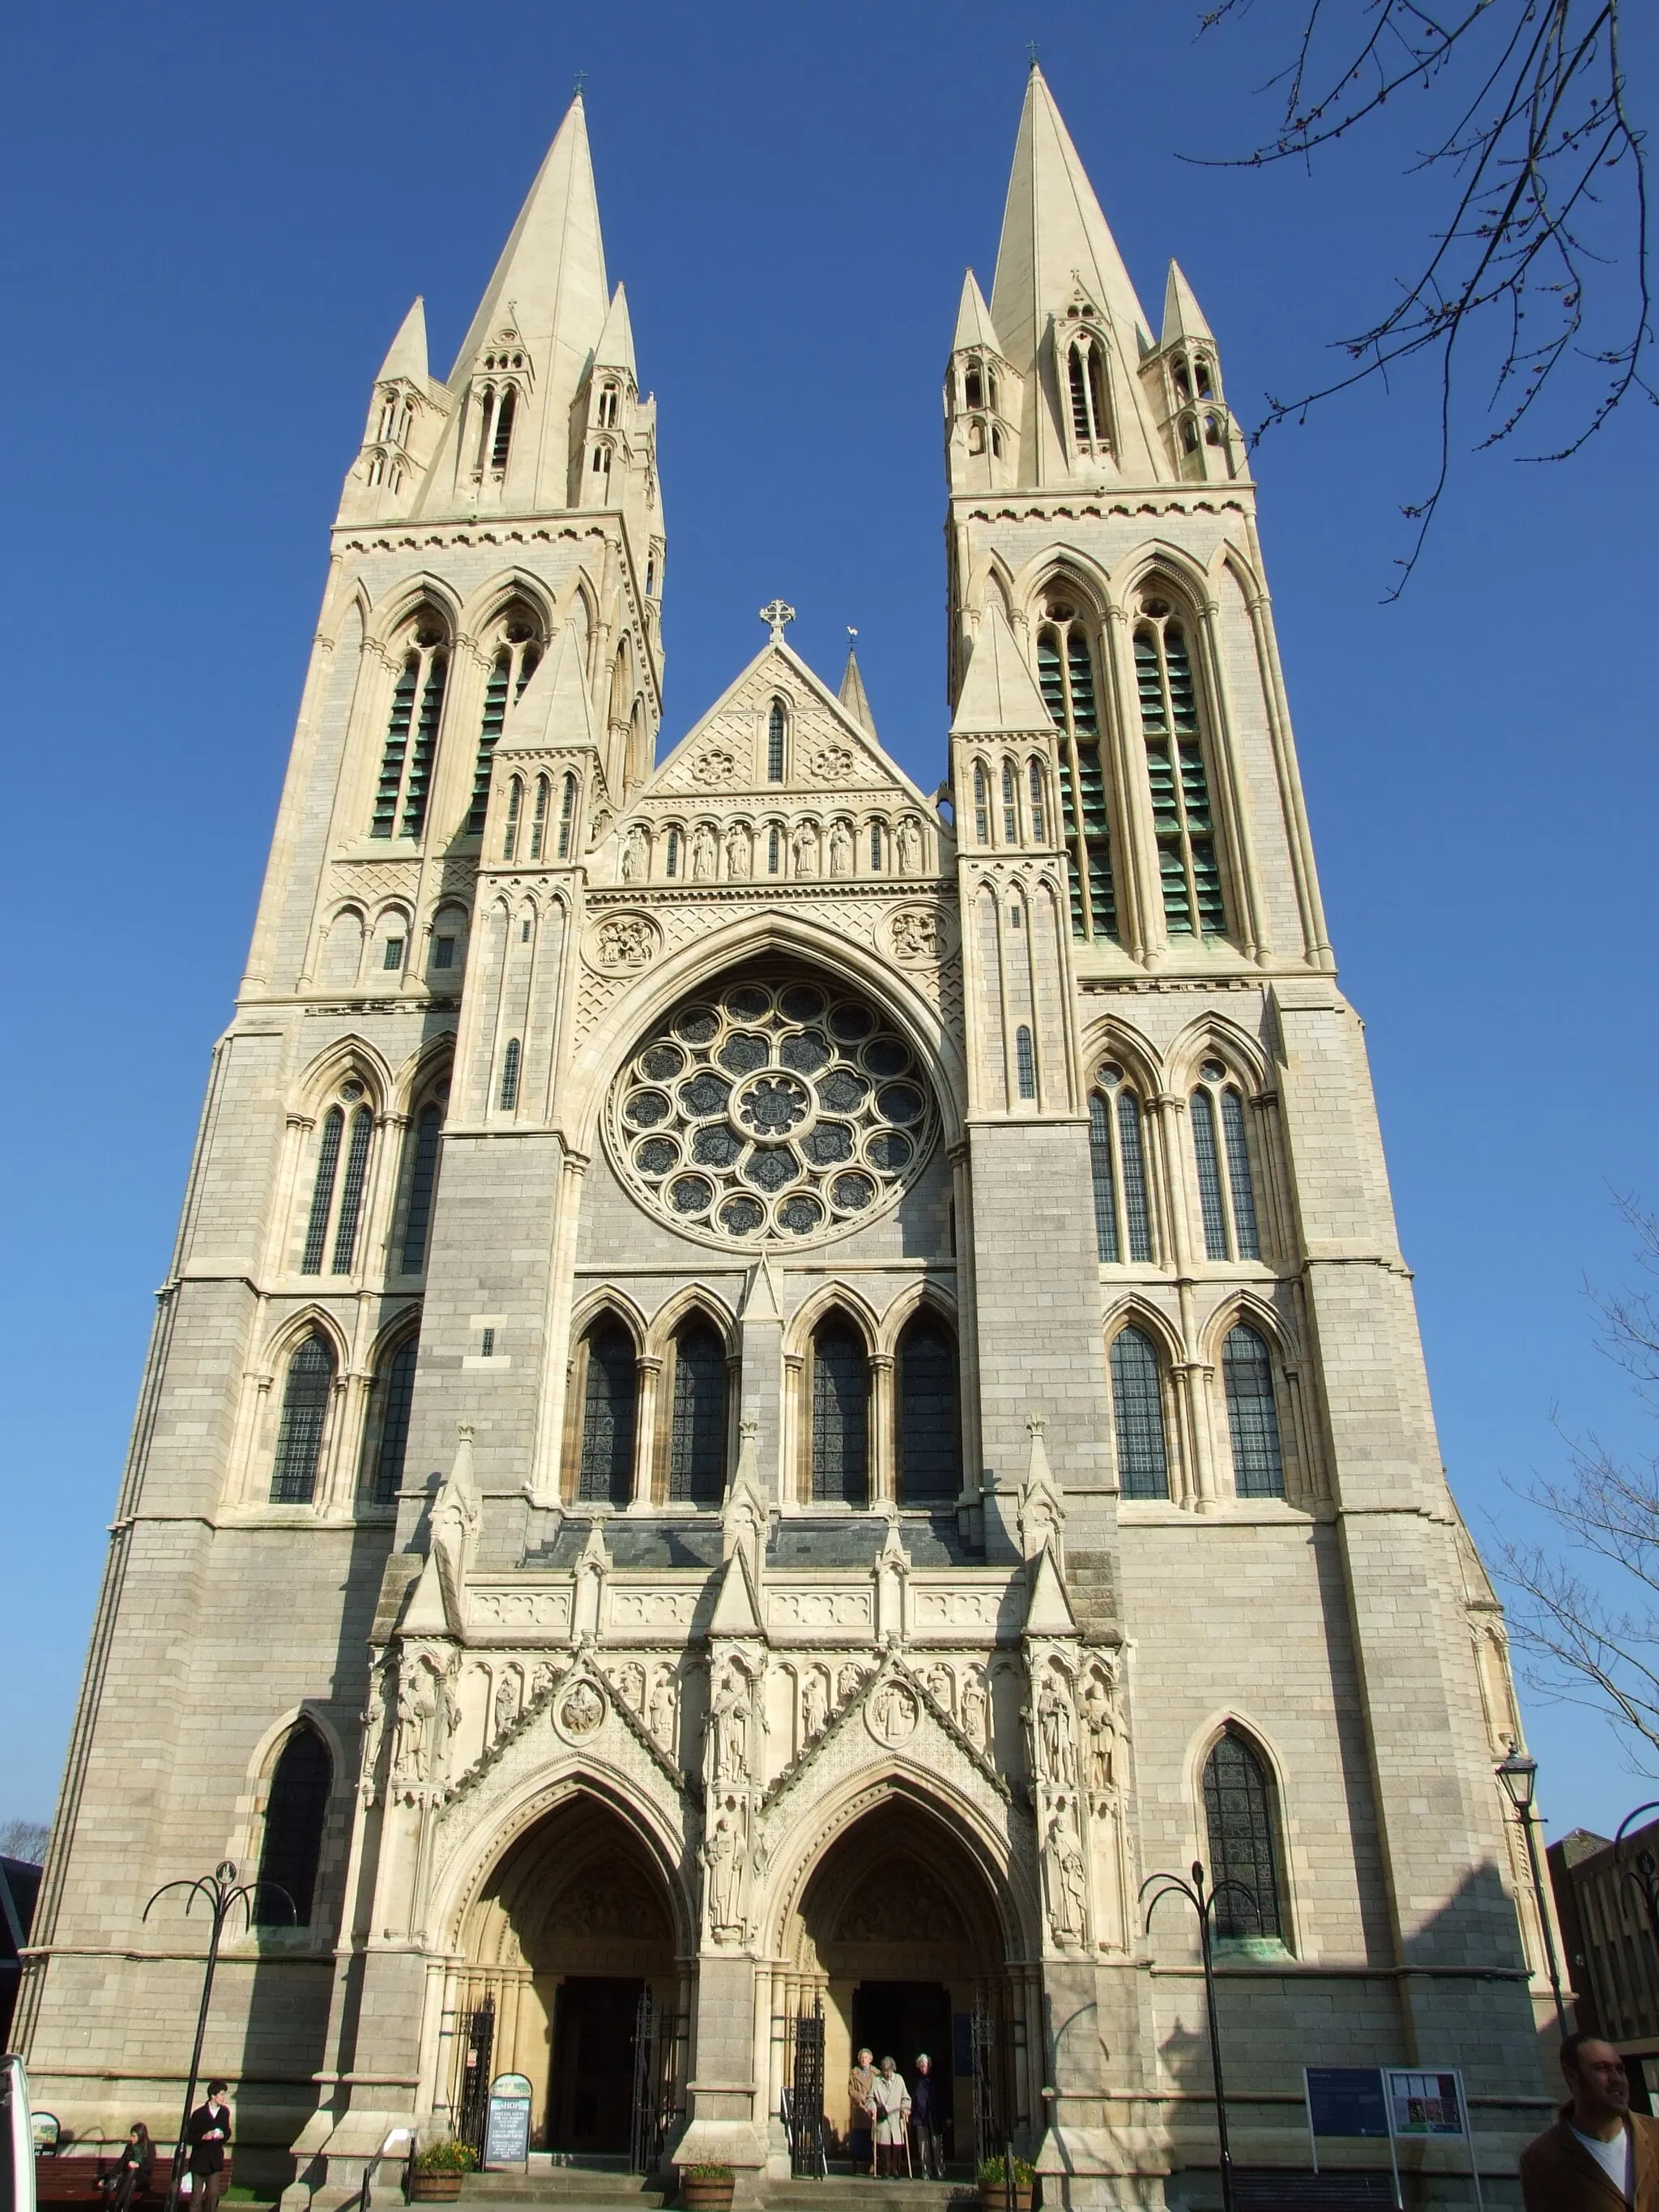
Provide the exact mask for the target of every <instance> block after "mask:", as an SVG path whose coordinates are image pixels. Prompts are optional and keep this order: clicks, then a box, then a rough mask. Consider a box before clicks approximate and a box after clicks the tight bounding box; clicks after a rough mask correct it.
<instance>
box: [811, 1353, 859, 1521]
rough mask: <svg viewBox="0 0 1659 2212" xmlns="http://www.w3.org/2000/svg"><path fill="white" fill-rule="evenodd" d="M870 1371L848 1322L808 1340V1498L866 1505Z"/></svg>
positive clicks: (842, 1503)
mask: <svg viewBox="0 0 1659 2212" xmlns="http://www.w3.org/2000/svg"><path fill="white" fill-rule="evenodd" d="M869 1407H870V1368H869V1362H868V1361H867V1360H866V1358H865V1352H864V1345H863V1342H862V1340H861V1339H860V1336H859V1334H858V1333H857V1331H856V1330H855V1329H854V1328H853V1326H852V1324H851V1322H845V1321H842V1320H840V1319H838V1318H836V1317H835V1316H831V1318H830V1319H829V1320H828V1321H826V1322H823V1323H821V1324H820V1326H819V1328H818V1329H817V1333H816V1334H815V1335H814V1336H813V1339H812V1496H813V1498H814V1499H815V1500H820V1501H826V1502H830V1503H834V1504H841V1505H865V1504H868V1503H869V1496H870V1440H869Z"/></svg>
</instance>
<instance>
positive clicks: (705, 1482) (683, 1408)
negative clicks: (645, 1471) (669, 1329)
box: [666, 1315, 727, 1505]
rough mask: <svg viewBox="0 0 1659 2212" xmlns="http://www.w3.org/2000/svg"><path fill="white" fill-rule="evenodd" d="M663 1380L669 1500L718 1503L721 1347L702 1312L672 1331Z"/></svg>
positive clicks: (723, 1424)
mask: <svg viewBox="0 0 1659 2212" xmlns="http://www.w3.org/2000/svg"><path fill="white" fill-rule="evenodd" d="M666 1381H667V1384H668V1496H669V1498H670V1500H671V1502H672V1503H675V1504H686V1505H718V1504H720V1500H721V1498H723V1497H724V1495H725V1493H726V1428H727V1421H726V1346H725V1345H724V1344H723V1343H722V1342H721V1340H720V1336H719V1334H718V1333H717V1332H716V1330H715V1329H714V1325H713V1324H712V1322H708V1321H707V1320H705V1319H704V1318H703V1317H702V1316H701V1315H698V1316H695V1317H694V1318H693V1319H691V1320H690V1321H687V1322H684V1323H682V1325H681V1327H680V1328H678V1330H677V1331H676V1333H675V1336H674V1340H673V1348H672V1353H671V1359H670V1362H669V1373H668V1376H667V1377H666Z"/></svg>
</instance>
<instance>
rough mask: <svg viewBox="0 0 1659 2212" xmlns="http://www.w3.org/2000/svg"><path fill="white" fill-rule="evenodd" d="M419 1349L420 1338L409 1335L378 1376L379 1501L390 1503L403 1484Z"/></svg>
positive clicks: (376, 1473)
mask: <svg viewBox="0 0 1659 2212" xmlns="http://www.w3.org/2000/svg"><path fill="white" fill-rule="evenodd" d="M419 1350H420V1339H419V1338H418V1337H417V1336H406V1337H405V1338H404V1340H403V1342H402V1343H401V1344H400V1345H399V1346H398V1348H397V1350H396V1351H395V1352H393V1353H392V1357H391V1358H390V1359H388V1360H387V1361H386V1364H385V1366H384V1367H383V1368H382V1369H381V1370H380V1375H379V1376H377V1378H376V1386H377V1389H378V1391H379V1394H380V1442H379V1443H378V1444H377V1445H376V1447H375V1451H374V1502H375V1504H377V1505H390V1504H392V1501H393V1500H394V1499H395V1498H396V1497H397V1495H398V1491H399V1490H400V1489H401V1488H402V1487H403V1480H404V1454H405V1453H406V1452H407V1451H408V1449H409V1410H410V1405H411V1403H412V1402H413V1400H414V1396H415V1358H416V1353H417V1352H419Z"/></svg>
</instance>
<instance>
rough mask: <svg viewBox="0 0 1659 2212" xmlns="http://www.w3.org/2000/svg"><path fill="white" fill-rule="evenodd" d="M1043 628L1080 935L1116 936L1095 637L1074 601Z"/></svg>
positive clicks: (1044, 683)
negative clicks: (1095, 664)
mask: <svg viewBox="0 0 1659 2212" xmlns="http://www.w3.org/2000/svg"><path fill="white" fill-rule="evenodd" d="M1048 617H1049V618H1048V621H1046V622H1045V623H1044V624H1043V626H1042V629H1039V630H1038V632H1037V681H1038V684H1040V686H1041V687H1042V700H1043V704H1044V705H1045V706H1046V707H1047V708H1048V712H1049V714H1050V716H1051V717H1052V718H1053V720H1054V727H1055V728H1056V729H1057V730H1058V731H1059V732H1060V819H1061V822H1062V824H1063V825H1064V829H1065V835H1066V860H1067V862H1068V865H1069V869H1070V874H1071V884H1072V934H1073V936H1074V937H1078V938H1083V939H1088V938H1091V937H1109V938H1115V937H1116V935H1117V895H1116V891H1115V888H1114V885H1113V881H1112V845H1111V825H1110V822H1109V815H1108V810H1107V803H1106V771H1105V767H1104V763H1103V759H1102V757H1101V737H1100V710H1099V707H1098V704H1097V699H1096V692H1095V667H1094V659H1093V654H1092V651H1091V646H1090V641H1089V635H1088V631H1087V629H1086V628H1085V625H1084V623H1082V621H1081V620H1080V619H1079V617H1077V616H1076V614H1075V613H1074V612H1073V610H1072V609H1071V608H1070V607H1069V606H1065V605H1058V604H1053V605H1050V606H1049V609H1048Z"/></svg>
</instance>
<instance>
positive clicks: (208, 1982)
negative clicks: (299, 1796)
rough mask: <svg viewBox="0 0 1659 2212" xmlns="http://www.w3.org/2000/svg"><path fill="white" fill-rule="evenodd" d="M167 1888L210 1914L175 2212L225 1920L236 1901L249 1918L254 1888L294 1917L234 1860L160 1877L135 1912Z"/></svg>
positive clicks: (172, 2197)
mask: <svg viewBox="0 0 1659 2212" xmlns="http://www.w3.org/2000/svg"><path fill="white" fill-rule="evenodd" d="M170 1889H182V1890H184V1891H185V1911H186V1912H188V1911H190V1908H191V1905H192V1904H193V1903H194V1901H195V1899H197V1897H198V1896H199V1897H204V1898H205V1899H207V1901H208V1905H209V1908H210V1911H211V1912H212V1914H213V1928H212V1932H211V1934H210V1936H209V1938H208V1951H207V1966H206V1970H205V1972H204V1973H203V1976H202V2002H201V2004H200V2005H199V2007H198V2008H197V2014H196V2042H195V2045H194V2047H193V2048H192V2050H191V2054H190V2079H189V2081H187V2082H186V2083H185V2109H184V2111H183V2112H182V2113H181V2114H180V2115H179V2141H178V2143H177V2145H176V2147H175V2148H174V2150H173V2178H172V2179H171V2181H170V2182H169V2183H168V2185H167V2212H179V2183H180V2181H182V2180H183V2179H184V2171H185V2137H186V2136H188V2134H189V2132H190V2108H191V2105H192V2104H193V2103H194V2102H195V2100H196V2079H197V2075H198V2074H199V2073H200V2072H201V2070H202V2045H203V2043H204V2040H205V2039H206V2036H207V2023H208V2007H209V2006H210V2004H211V2003H212V2002H213V1977H214V1974H215V1972H216V1970H217V1967H218V1965H219V1943H220V1939H221V1937H222V1936H223V1935H224V1932H225V1923H226V1921H227V1920H228V1918H229V1917H230V1915H231V1913H232V1912H233V1911H234V1910H235V1908H236V1907H237V1906H238V1905H240V1906H241V1908H242V1924H243V1925H244V1927H246V1926H247V1925H248V1923H250V1922H251V1921H252V1917H253V1916H252V1898H253V1894H254V1893H255V1891H256V1890H260V1889H269V1890H272V1891H274V1892H275V1893H276V1895H277V1896H278V1897H280V1898H281V1899H282V1900H283V1904H284V1905H287V1907H288V1909H289V1917H291V1918H293V1919H296V1920H297V1919H298V1917H299V1915H298V1913H297V1912H295V1909H294V1899H292V1898H291V1897H290V1896H289V1893H288V1892H287V1891H286V1890H285V1889H284V1888H283V1886H282V1884H281V1883H280V1882H276V1881H240V1882H239V1881H237V1879H236V1867H235V1863H234V1860H231V1859H221V1861H220V1862H219V1863H218V1865H217V1866H216V1867H215V1869H213V1872H212V1873H211V1874H208V1875H198V1876H197V1878H196V1879H195V1880H194V1881H185V1880H182V1879H181V1880H179V1881H164V1882H163V1883H162V1884H161V1887H160V1889H158V1890H157V1891H156V1892H155V1896H153V1897H152V1898H151V1899H150V1900H149V1905H146V1906H145V1907H144V1909H143V1912H142V1913H141V1914H140V1915H139V1917H140V1919H141V1920H148V1919H149V1906H150V1905H154V1904H155V1901H156V1899H157V1898H162V1897H165V1896H166V1895H167V1892H168V1891H169V1890H170Z"/></svg>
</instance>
